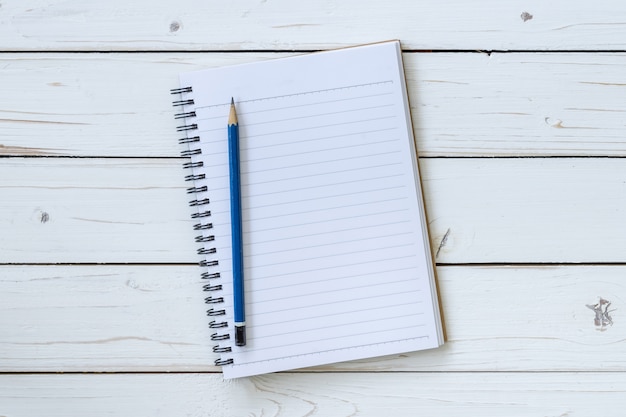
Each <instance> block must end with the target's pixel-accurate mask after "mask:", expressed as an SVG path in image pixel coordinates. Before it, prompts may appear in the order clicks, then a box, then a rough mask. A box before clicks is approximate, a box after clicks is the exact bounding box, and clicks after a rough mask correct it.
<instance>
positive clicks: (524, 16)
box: [520, 12, 533, 22]
mask: <svg viewBox="0 0 626 417" xmlns="http://www.w3.org/2000/svg"><path fill="white" fill-rule="evenodd" d="M520 17H521V18H522V20H523V21H524V22H527V21H529V20H530V19H532V18H533V15H532V14H530V13H528V12H524V13H522V14H521V15H520Z"/></svg>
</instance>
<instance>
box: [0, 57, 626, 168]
mask: <svg viewBox="0 0 626 417" xmlns="http://www.w3.org/2000/svg"><path fill="white" fill-rule="evenodd" d="M281 56H286V55H285V54H273V53H254V54H228V53H219V54H218V53H206V54H204V53H203V54H174V53H152V54H104V55H98V54H1V55H0V68H2V77H0V88H1V89H2V91H3V94H2V95H1V96H0V155H4V156H125V157H127V156H134V157H145V156H161V157H162V156H165V157H173V156H178V154H179V151H180V150H179V148H178V145H177V143H176V139H177V138H178V136H177V134H176V133H175V127H176V122H175V121H174V120H173V113H174V111H173V109H172V108H171V105H170V102H171V100H172V98H171V96H170V95H169V94H168V91H169V89H170V88H172V87H176V86H177V85H178V81H177V75H178V73H179V72H181V71H191V70H199V69H202V68H208V67H215V66H221V65H231V64H237V63H244V62H251V61H257V60H263V59H272V58H277V57H281ZM404 60H405V67H406V76H407V80H408V87H409V96H410V101H411V105H412V114H413V119H414V129H415V133H416V140H417V148H418V151H419V153H420V155H422V156H431V157H434V156H437V157H440V156H462V157H468V156H469V157H472V156H490V157H493V156H626V141H624V140H623V130H624V124H623V119H624V117H623V115H624V114H626V100H623V98H624V88H625V87H624V86H625V85H626V75H624V74H626V54H576V53H565V54H554V53H545V54H537V53H514V54H511V53H507V54H496V53H493V54H491V55H487V54H479V53H436V54H433V53H405V54H404ZM145 74H150V77H146V76H145Z"/></svg>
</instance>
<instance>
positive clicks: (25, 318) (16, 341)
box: [0, 265, 626, 415]
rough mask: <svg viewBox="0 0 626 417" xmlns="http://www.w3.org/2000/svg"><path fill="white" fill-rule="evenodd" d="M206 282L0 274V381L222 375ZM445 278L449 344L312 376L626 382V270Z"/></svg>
mask: <svg viewBox="0 0 626 417" xmlns="http://www.w3.org/2000/svg"><path fill="white" fill-rule="evenodd" d="M199 272H200V268H198V267H193V266H178V265H170V266H167V265H163V266H108V265H99V266H71V267H70V266H30V267H28V268H24V267H22V266H2V267H0V294H3V302H2V303H1V304H0V334H2V338H0V372H84V371H94V372H115V371H123V372H159V371H167V372H180V371H194V372H197V371H211V372H217V371H218V368H215V367H213V366H212V363H213V360H214V359H216V356H215V355H214V354H213V353H212V352H211V347H212V346H213V344H214V343H212V342H211V341H210V340H209V337H210V333H211V331H210V329H208V327H207V324H208V322H209V318H208V317H206V315H205V314H204V311H205V310H206V306H205V305H204V303H203V298H204V294H205V293H203V292H202V285H203V283H202V282H201V279H200V278H199ZM437 272H438V276H439V286H440V295H441V300H442V306H443V314H444V319H445V324H446V329H447V336H448V339H447V343H446V344H445V345H444V346H443V347H442V348H439V349H435V350H431V351H426V352H415V353H409V354H403V355H395V356H388V357H383V358H375V359H369V360H363V361H353V362H346V363H340V364H335V365H329V366H324V367H317V368H311V369H310V371H313V372H323V371H329V372H336V371H351V372H355V371H358V372H365V371H368V372H393V371H401V372H410V371H420V372H423V371H436V372H459V371H481V372H486V371H516V372H520V371H526V372H527V371H533V372H542V371H550V372H553V371H586V372H591V371H603V372H604V371H612V372H615V371H619V372H625V371H626V358H625V357H624V354H623V352H624V347H625V344H626V330H625V329H626V327H622V326H624V322H625V321H624V320H625V317H626V316H625V313H624V311H626V304H625V302H624V300H626V296H625V292H626V287H625V286H624V282H623V281H624V280H623V276H624V274H625V273H626V267H624V266H606V267H598V266H594V267H587V266H559V267H556V266H555V267H517V268H513V267H506V266H505V267H439V268H438V270H437ZM599 297H603V298H604V299H606V300H609V301H611V302H612V304H611V306H610V307H609V310H610V312H609V315H610V316H611V318H612V321H613V325H609V324H606V325H605V326H596V324H595V323H594V319H595V313H594V311H592V310H591V309H590V308H588V307H587V305H594V304H596V303H598V302H599ZM375 330H376V329H373V330H372V331H375ZM0 392H1V390H0ZM1 403H2V401H0V404H1ZM2 411H3V410H2V409H0V415H2Z"/></svg>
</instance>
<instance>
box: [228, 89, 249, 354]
mask: <svg viewBox="0 0 626 417" xmlns="http://www.w3.org/2000/svg"><path fill="white" fill-rule="evenodd" d="M228 165H229V167H230V225H231V226H230V227H231V231H232V248H233V301H234V303H233V304H234V310H235V345H237V346H245V345H246V313H245V307H244V304H245V303H244V295H243V239H242V232H241V179H240V170H239V123H238V121H237V112H236V111H235V101H234V100H233V99H232V98H231V100H230V114H229V115H228Z"/></svg>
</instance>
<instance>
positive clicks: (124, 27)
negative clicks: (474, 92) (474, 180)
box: [0, 0, 626, 51]
mask: <svg viewBox="0 0 626 417" xmlns="http://www.w3.org/2000/svg"><path fill="white" fill-rule="evenodd" d="M625 12H626V6H625V5H624V3H623V2H620V1H617V0H613V1H605V2H603V4H602V7H597V5H596V4H595V3H593V2H588V1H583V0H572V1H569V2H568V3H567V7H565V6H564V5H562V4H560V3H557V2H541V1H537V0H532V1H519V0H516V1H512V2H511V1H508V2H502V1H497V0H481V1H478V2H472V3H467V2H459V1H454V0H430V1H421V2H413V1H410V0H392V1H391V0H390V1H387V2H384V3H375V2H368V3H367V4H363V2H361V1H358V0H349V1H337V0H323V1H311V0H309V1H302V2H298V4H297V5H295V4H294V3H293V2H290V1H288V0H274V1H264V0H245V1H239V2H237V3H236V4H233V5H230V6H229V7H223V3H220V2H218V1H205V2H198V1H194V0H181V1H177V2H172V3H170V2H158V3H155V2H151V1H148V0H141V1H134V2H131V3H129V2H127V1H125V0H110V1H107V2H101V3H98V4H85V3H84V2H80V1H69V2H68V1H61V0H53V1H44V0H38V1H30V2H21V1H16V0H12V1H4V2H3V7H2V14H1V15H0V39H2V41H1V43H2V49H3V50H22V51H26V50H38V51H44V50H48V51H50V50H52V51H110V50H117V51H137V50H177V51H185V50H237V51H239V50H259V49H263V50H311V49H325V48H329V47H340V46H347V45H352V44H358V43H368V42H374V41H380V40H385V39H400V40H402V42H403V45H404V47H405V48H409V49H427V50H430V49H453V50H456V49H468V50H477V49H483V50H484V49H487V50H494V49H496V50H511V49H518V50H530V49H533V50H559V49H560V50H574V49H580V50H598V49H602V50H606V49H611V50H616V49H621V50H623V49H625V48H626V26H624V21H623V19H622V17H623V16H624V13H625Z"/></svg>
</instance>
